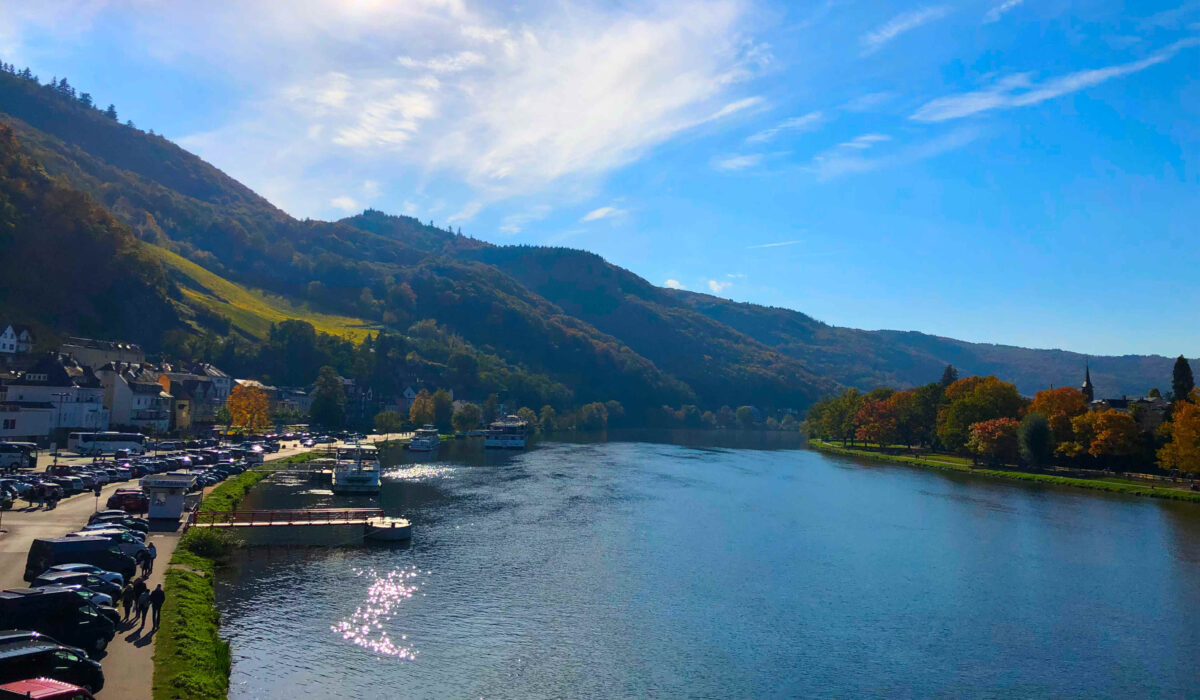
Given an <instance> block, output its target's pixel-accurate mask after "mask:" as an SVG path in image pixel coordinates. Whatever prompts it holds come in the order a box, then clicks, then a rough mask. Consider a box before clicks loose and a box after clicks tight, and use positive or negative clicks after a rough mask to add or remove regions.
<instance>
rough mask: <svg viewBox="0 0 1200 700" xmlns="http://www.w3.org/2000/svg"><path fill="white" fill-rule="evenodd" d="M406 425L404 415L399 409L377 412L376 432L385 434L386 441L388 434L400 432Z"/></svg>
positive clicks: (385, 440)
mask: <svg viewBox="0 0 1200 700" xmlns="http://www.w3.org/2000/svg"><path fill="white" fill-rule="evenodd" d="M403 427H404V416H402V415H401V414H400V412H399V411H380V412H379V413H376V414H375V432H376V433H382V434H383V440H384V442H387V439H388V435H390V434H392V433H397V432H400V429H401V428H403Z"/></svg>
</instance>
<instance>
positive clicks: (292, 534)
mask: <svg viewBox="0 0 1200 700" xmlns="http://www.w3.org/2000/svg"><path fill="white" fill-rule="evenodd" d="M390 521H391V519H389V518H386V517H385V516H384V513H383V509H381V508H321V509H303V510H226V511H207V512H194V513H192V515H191V517H190V518H189V519H188V527H198V528H219V529H226V530H237V531H238V535H239V536H240V537H242V538H243V539H245V540H246V543H247V544H250V545H283V544H310V545H318V544H320V545H342V544H352V543H356V542H362V541H363V540H364V539H366V538H368V537H371V535H372V533H373V532H375V531H377V530H379V529H380V525H381V524H382V523H385V522H389V523H390ZM389 529H390V528H389ZM405 532H406V533H407V530H405Z"/></svg>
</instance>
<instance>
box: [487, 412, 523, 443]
mask: <svg viewBox="0 0 1200 700" xmlns="http://www.w3.org/2000/svg"><path fill="white" fill-rule="evenodd" d="M528 427H529V425H528V424H527V423H526V422H525V421H523V420H521V419H520V418H519V417H518V416H511V415H510V416H505V417H504V418H501V419H500V420H498V421H496V422H494V423H492V424H491V425H489V426H488V429H487V430H486V431H485V432H484V433H483V446H484V447H495V448H504V449H513V450H521V449H524V448H525V434H526V431H527V429H528Z"/></svg>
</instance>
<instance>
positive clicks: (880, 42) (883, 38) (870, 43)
mask: <svg viewBox="0 0 1200 700" xmlns="http://www.w3.org/2000/svg"><path fill="white" fill-rule="evenodd" d="M948 14H950V8H949V7H946V6H945V5H938V6H935V7H922V8H920V9H916V10H910V11H908V12H904V13H901V14H899V15H896V16H895V17H893V18H891V19H890V20H888V21H887V22H884V23H883V24H882V25H880V26H879V27H876V28H875V29H873V30H872V31H869V32H867V33H866V34H864V35H862V37H860V38H859V44H860V45H861V46H862V53H863V55H866V54H871V53H875V52H876V51H878V50H879V49H881V48H883V46H884V45H885V44H887V43H888V42H890V41H891V40H893V39H895V38H896V37H898V36H900V35H901V34H905V33H907V32H911V31H912V30H914V29H916V28H918V27H921V26H923V25H926V24H929V23H930V22H933V21H935V20H939V19H941V18H943V17H945V16H946V15H948Z"/></svg>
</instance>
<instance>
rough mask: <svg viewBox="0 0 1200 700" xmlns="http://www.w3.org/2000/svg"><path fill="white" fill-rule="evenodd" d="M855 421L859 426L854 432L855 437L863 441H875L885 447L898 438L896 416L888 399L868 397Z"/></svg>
mask: <svg viewBox="0 0 1200 700" xmlns="http://www.w3.org/2000/svg"><path fill="white" fill-rule="evenodd" d="M854 422H855V424H856V425H857V426H858V428H857V429H856V430H855V432H854V434H855V437H857V438H858V439H859V440H862V441H863V442H873V443H875V444H876V445H879V446H880V447H883V446H885V445H890V444H892V443H894V442H896V440H897V439H898V438H897V432H896V416H895V414H893V413H892V409H891V406H890V405H889V403H888V401H887V400H886V399H884V400H874V401H873V400H871V399H867V400H866V401H865V402H863V405H862V408H860V409H858V413H857V414H855V417H854Z"/></svg>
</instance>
